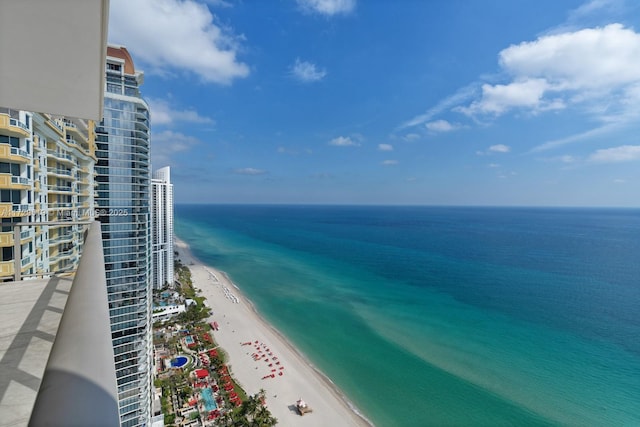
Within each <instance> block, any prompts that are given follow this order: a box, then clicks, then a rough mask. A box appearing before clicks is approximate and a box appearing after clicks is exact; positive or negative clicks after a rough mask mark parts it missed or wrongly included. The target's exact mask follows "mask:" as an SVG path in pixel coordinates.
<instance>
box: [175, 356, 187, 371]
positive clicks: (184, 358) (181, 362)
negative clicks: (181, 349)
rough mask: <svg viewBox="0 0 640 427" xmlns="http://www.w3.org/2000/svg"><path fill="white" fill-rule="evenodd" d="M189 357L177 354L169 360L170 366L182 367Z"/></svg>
mask: <svg viewBox="0 0 640 427" xmlns="http://www.w3.org/2000/svg"><path fill="white" fill-rule="evenodd" d="M188 361H189V358H188V357H187V356H178V357H176V358H174V359H173V360H172V361H171V367H172V368H182V367H183V366H184V365H186V364H187V362H188Z"/></svg>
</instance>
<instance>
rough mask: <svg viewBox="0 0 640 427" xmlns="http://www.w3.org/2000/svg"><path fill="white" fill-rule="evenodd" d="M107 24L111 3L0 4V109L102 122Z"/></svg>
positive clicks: (73, 0) (61, 0)
mask: <svg viewBox="0 0 640 427" xmlns="http://www.w3.org/2000/svg"><path fill="white" fill-rule="evenodd" d="M108 19H109V0H83V1H77V0H56V1H19V0H8V1H0V40H3V41H8V40H12V41H13V42H7V43H1V44H0V105H1V106H4V107H9V108H15V109H21V110H28V111H43V112H47V113H52V114H60V115H65V116H69V117H81V118H86V119H93V120H100V118H101V117H102V104H103V96H104V95H103V89H104V70H105V62H106V54H107V29H108ZM69 23H73V25H69ZM25 29H28V30H27V31H25ZM51 40H55V43H54V44H53V45H52V44H51V43H49V41H51ZM43 64H46V66H43Z"/></svg>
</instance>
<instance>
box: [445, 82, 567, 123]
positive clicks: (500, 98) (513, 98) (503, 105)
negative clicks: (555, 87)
mask: <svg viewBox="0 0 640 427" xmlns="http://www.w3.org/2000/svg"><path fill="white" fill-rule="evenodd" d="M547 88H548V84H547V82H546V81H545V80H544V79H528V80H523V81H519V82H514V83H510V84H508V85H495V86H492V85H488V84H485V85H482V99H480V100H479V101H475V102H473V103H472V104H471V105H470V106H469V107H461V108H458V109H456V111H460V112H462V113H465V114H469V115H475V114H477V113H482V114H487V113H491V114H495V115H500V114H502V113H504V112H505V111H507V110H508V109H511V108H516V107H527V108H530V109H533V110H541V109H559V108H562V107H563V106H564V104H563V103H562V101H560V100H557V99H556V100H553V101H552V102H543V100H542V97H543V95H544V93H545V90H546V89H547Z"/></svg>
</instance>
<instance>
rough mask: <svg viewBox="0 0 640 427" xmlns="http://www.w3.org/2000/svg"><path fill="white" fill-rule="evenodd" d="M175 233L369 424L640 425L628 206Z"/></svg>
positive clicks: (245, 225)
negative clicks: (229, 282)
mask: <svg viewBox="0 0 640 427" xmlns="http://www.w3.org/2000/svg"><path fill="white" fill-rule="evenodd" d="M175 231H176V234H177V235H178V236H179V237H180V238H181V239H183V240H184V241H186V242H187V243H189V245H190V246H191V249H192V251H193V253H194V255H195V256H196V257H198V258H199V259H200V260H202V261H203V262H205V263H207V264H210V265H211V266H213V267H215V268H218V269H220V270H223V271H225V272H226V273H227V274H228V275H229V276H230V278H231V279H232V280H233V281H234V283H235V284H236V285H238V287H240V289H241V290H242V291H243V293H245V295H247V296H248V297H249V299H251V301H252V302H253V303H254V304H255V306H256V308H257V309H258V311H259V312H260V314H261V315H262V316H263V317H264V318H265V319H266V320H268V321H269V322H270V323H272V324H273V325H274V326H275V327H276V328H277V329H278V330H279V331H281V332H282V333H283V334H284V335H285V336H286V337H287V338H288V339H289V340H290V341H291V342H292V343H293V344H294V345H295V346H296V347H297V348H298V349H299V350H300V351H301V352H302V353H304V354H305V355H306V356H307V358H308V359H309V360H310V361H311V362H312V363H313V364H314V365H315V366H316V367H317V368H318V369H320V370H321V371H322V372H324V373H325V374H326V375H327V376H328V377H329V378H330V379H331V380H332V381H333V382H334V383H335V384H336V385H337V387H338V388H339V389H340V390H342V391H343V392H344V394H345V395H346V396H347V397H348V399H349V400H350V401H351V402H353V404H354V405H355V406H356V407H357V408H358V409H359V410H360V411H361V412H362V413H363V414H364V415H365V416H366V417H367V418H369V419H370V420H371V421H372V422H373V423H374V424H375V425H376V426H406V427H413V426H416V427H419V426H499V425H518V426H538V425H575V426H640V210H632V209H568V208H566V209H546V208H480V207H468V208H467V207H374V206H359V207H355V206H249V205H238V206H231V205H178V206H176V207H175ZM213 304H214V305H215V303H213Z"/></svg>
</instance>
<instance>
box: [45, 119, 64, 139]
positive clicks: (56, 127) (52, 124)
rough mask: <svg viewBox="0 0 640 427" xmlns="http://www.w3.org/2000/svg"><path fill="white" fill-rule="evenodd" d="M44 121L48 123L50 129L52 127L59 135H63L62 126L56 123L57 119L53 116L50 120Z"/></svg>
mask: <svg viewBox="0 0 640 427" xmlns="http://www.w3.org/2000/svg"><path fill="white" fill-rule="evenodd" d="M46 123H47V125H48V126H49V127H50V128H51V129H53V130H54V131H56V133H57V134H58V135H59V136H64V129H63V128H62V126H61V125H60V123H58V121H57V120H56V119H53V118H52V119H50V120H47V122H46Z"/></svg>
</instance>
